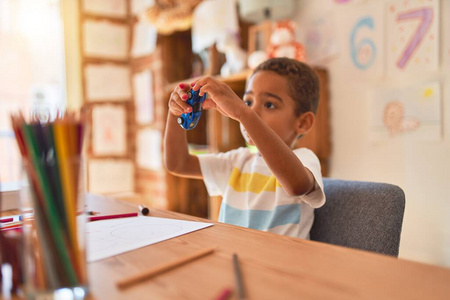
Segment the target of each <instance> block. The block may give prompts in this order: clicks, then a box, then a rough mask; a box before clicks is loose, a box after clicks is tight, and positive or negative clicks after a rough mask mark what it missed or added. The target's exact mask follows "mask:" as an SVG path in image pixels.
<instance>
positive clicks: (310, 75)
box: [252, 57, 319, 116]
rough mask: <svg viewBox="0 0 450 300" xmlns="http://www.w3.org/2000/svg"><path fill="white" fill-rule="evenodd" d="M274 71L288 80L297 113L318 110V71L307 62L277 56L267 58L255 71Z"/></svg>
mask: <svg viewBox="0 0 450 300" xmlns="http://www.w3.org/2000/svg"><path fill="white" fill-rule="evenodd" d="M259 71H272V72H275V73H277V74H278V75H281V76H284V77H286V78H287V80H288V84H289V95H290V96H291V97H292V99H294V101H295V103H296V108H295V114H296V115H297V116H300V114H302V113H304V112H307V111H312V112H313V113H316V112H317V106H318V105H319V78H318V77H317V74H316V72H315V71H314V70H313V69H312V68H311V67H310V66H308V65H307V64H305V63H302V62H300V61H298V60H295V59H290V58H287V57H277V58H271V59H269V60H266V61H265V62H263V63H261V64H260V65H259V66H257V67H256V69H255V70H254V71H253V74H252V76H253V75H255V74H256V73H257V72H259Z"/></svg>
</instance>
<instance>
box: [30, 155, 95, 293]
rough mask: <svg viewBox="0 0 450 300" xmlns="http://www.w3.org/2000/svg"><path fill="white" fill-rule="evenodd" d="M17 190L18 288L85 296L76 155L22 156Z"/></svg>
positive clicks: (81, 191) (82, 218)
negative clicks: (19, 223)
mask: <svg viewBox="0 0 450 300" xmlns="http://www.w3.org/2000/svg"><path fill="white" fill-rule="evenodd" d="M23 174H24V178H25V179H26V180H23V182H24V183H25V184H24V186H23V188H22V191H21V207H22V216H23V242H24V247H23V260H22V262H23V263H22V264H23V273H24V282H25V283H24V287H23V291H24V294H25V296H26V297H27V298H28V299H46V300H47V299H84V298H85V297H86V294H87V290H88V280H87V270H86V252H85V223H86V215H85V200H84V199H85V189H84V182H83V176H81V174H83V171H82V160H81V159H80V158H79V157H72V158H65V159H59V157H57V156H56V155H55V156H53V155H52V154H51V153H49V155H48V156H47V157H42V158H40V159H35V160H33V161H25V162H24V163H23Z"/></svg>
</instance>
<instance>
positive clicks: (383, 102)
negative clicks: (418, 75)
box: [370, 82, 442, 141]
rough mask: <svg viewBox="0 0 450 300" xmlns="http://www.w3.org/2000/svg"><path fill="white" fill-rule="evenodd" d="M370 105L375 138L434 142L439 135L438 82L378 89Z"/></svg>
mask: <svg viewBox="0 0 450 300" xmlns="http://www.w3.org/2000/svg"><path fill="white" fill-rule="evenodd" d="M372 96H373V97H372V101H371V106H370V114H371V116H370V117H371V118H370V136H371V139H372V140H374V141H379V140H387V139H389V138H398V137H404V138H408V139H413V140H420V141H437V140H440V139H441V136H442V120H441V92H440V84H439V83H437V82H433V83H428V84H420V85H417V86H411V87H406V88H403V89H391V90H378V91H375V92H374V93H373V95H372Z"/></svg>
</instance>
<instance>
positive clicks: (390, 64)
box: [387, 0, 439, 77]
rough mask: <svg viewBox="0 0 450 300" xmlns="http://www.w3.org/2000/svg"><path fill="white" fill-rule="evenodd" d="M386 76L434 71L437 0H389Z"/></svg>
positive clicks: (437, 48) (437, 17)
mask: <svg viewBox="0 0 450 300" xmlns="http://www.w3.org/2000/svg"><path fill="white" fill-rule="evenodd" d="M387 26H388V28H389V30H388V32H387V70H388V74H389V76H390V77H396V76H398V75H401V74H406V73H407V74H410V75H414V74H423V73H426V72H434V71H437V70H438V64H439V61H438V60H439V1H438V0H428V1H421V0H409V1H392V2H390V3H389V4H388V8H387Z"/></svg>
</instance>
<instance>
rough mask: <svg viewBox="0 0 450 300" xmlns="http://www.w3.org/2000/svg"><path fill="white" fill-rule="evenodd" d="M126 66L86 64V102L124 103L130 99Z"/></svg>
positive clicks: (127, 67) (128, 74)
mask: <svg viewBox="0 0 450 300" xmlns="http://www.w3.org/2000/svg"><path fill="white" fill-rule="evenodd" d="M130 73H131V72H130V67H129V66H128V65H126V64H88V65H86V67H85V68H84V78H85V90H86V100H87V101H88V102H92V101H125V100H129V99H130V98H131V97H132V92H131V86H130Z"/></svg>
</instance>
